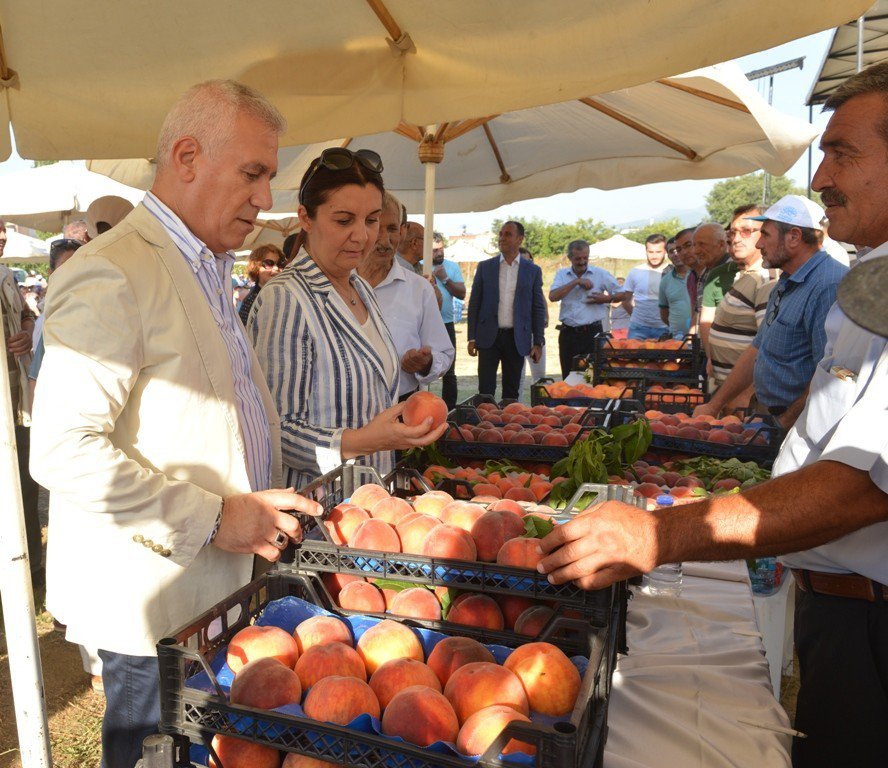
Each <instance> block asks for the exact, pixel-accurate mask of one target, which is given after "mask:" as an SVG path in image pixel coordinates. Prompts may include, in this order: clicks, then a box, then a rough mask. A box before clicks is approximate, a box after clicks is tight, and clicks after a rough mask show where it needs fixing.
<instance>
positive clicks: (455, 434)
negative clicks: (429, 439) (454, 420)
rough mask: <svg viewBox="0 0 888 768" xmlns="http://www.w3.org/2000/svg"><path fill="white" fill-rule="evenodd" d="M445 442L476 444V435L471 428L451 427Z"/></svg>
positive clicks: (445, 436)
mask: <svg viewBox="0 0 888 768" xmlns="http://www.w3.org/2000/svg"><path fill="white" fill-rule="evenodd" d="M444 439H445V440H456V441H457V442H466V443H473V442H475V433H474V432H473V431H472V429H471V427H451V428H450V429H448V430H447V434H446V435H444Z"/></svg>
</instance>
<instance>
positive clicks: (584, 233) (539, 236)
mask: <svg viewBox="0 0 888 768" xmlns="http://www.w3.org/2000/svg"><path fill="white" fill-rule="evenodd" d="M505 221H506V220H505V219H495V220H494V221H493V222H492V223H491V225H490V228H491V231H492V232H493V233H494V235H493V239H492V241H491V246H492V247H493V248H496V247H497V240H496V233H498V232H499V231H500V228H501V227H502V225H503V224H504V223H505ZM512 221H520V222H521V223H522V224H523V225H524V247H525V248H527V250H529V251H530V252H531V253H532V254H533V255H534V258H537V257H539V258H543V259H545V258H549V257H551V256H563V255H564V254H565V253H566V252H567V245H568V243H570V242H571V241H572V240H588V241H589V242H590V243H597V242H598V241H599V240H604V239H606V238H608V237H610V236H611V235H613V234H614V229H613V228H612V227H609V226H607V225H606V224H603V223H602V222H600V221H595V220H594V219H579V220H577V221H575V222H574V223H573V224H567V223H564V222H555V223H553V222H548V221H544V220H542V219H537V218H533V219H521V218H516V219H512Z"/></svg>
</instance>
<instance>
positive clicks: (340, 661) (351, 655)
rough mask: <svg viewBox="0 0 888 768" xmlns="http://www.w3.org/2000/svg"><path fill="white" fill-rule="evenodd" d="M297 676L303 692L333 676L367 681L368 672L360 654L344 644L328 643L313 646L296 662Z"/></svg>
mask: <svg viewBox="0 0 888 768" xmlns="http://www.w3.org/2000/svg"><path fill="white" fill-rule="evenodd" d="M295 671H296V674H297V675H299V682H300V683H302V690H304V691H307V690H308V689H309V688H311V687H312V686H313V685H314V684H315V683H317V681H318V680H321V679H322V678H325V677H331V676H333V675H339V676H341V677H356V678H358V680H366V679H367V670H366V669H364V662H363V661H361V657H360V656H358V652H357V651H356V650H355V649H354V648H352V647H351V646H350V645H345V644H344V643H326V644H324V645H313V646H312V647H311V648H309V649H308V650H307V651H306V652H305V654H304V655H303V656H300V657H299V661H297V662H296V668H295Z"/></svg>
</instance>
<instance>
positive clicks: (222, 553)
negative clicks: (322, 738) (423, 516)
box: [31, 81, 319, 768]
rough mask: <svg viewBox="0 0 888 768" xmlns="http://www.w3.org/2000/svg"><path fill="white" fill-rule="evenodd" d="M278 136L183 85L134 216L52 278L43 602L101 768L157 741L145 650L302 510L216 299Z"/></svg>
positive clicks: (238, 576)
mask: <svg viewBox="0 0 888 768" xmlns="http://www.w3.org/2000/svg"><path fill="white" fill-rule="evenodd" d="M207 126H212V128H213V131H210V130H207ZM283 126H284V123H283V118H281V116H280V114H279V113H278V112H277V110H276V109H275V108H274V107H272V106H271V105H270V104H269V103H268V102H267V101H265V99H264V98H263V97H261V96H260V95H259V94H257V93H255V92H254V91H251V90H250V89H248V88H245V87H244V86H241V85H239V84H237V83H232V82H230V81H222V82H220V81H215V82H211V83H204V84H202V85H200V86H196V87H195V88H193V89H192V90H191V91H189V92H188V93H187V94H186V95H185V96H184V97H183V98H182V99H181V100H180V101H179V103H178V104H177V105H176V106H174V107H173V109H172V111H171V112H170V114H169V115H168V116H167V119H166V121H165V123H164V126H163V128H162V130H161V136H160V139H159V142H158V172H157V178H156V181H155V184H154V186H153V187H152V191H151V193H149V194H148V195H146V198H145V201H144V203H143V204H141V205H139V206H138V207H137V208H136V209H135V210H134V211H133V212H132V213H131V214H130V215H129V216H127V218H126V219H124V220H123V222H121V223H120V224H119V225H118V226H116V227H114V228H113V229H112V230H111V231H110V232H108V233H106V234H104V235H102V236H100V237H98V238H97V239H95V240H93V241H92V242H91V243H89V244H88V245H87V246H84V247H83V248H81V249H80V250H79V251H78V253H77V254H76V255H75V257H74V258H73V259H72V260H71V261H70V262H69V263H68V264H66V267H65V269H64V270H60V271H59V273H58V274H57V275H56V276H55V278H54V280H55V281H56V282H55V284H54V286H53V292H52V294H51V295H50V298H49V302H48V306H47V310H46V321H45V330H44V334H45V344H46V356H45V359H44V363H43V367H42V370H41V375H40V379H39V381H38V384H37V393H36V403H35V411H34V426H33V430H34V437H33V440H32V452H31V469H32V472H33V473H34V475H35V477H36V478H37V479H38V481H39V482H40V483H41V484H42V485H44V486H45V487H46V488H48V489H49V490H50V491H51V492H52V495H51V505H50V521H49V545H48V557H47V560H48V564H47V572H48V573H47V582H48V584H47V608H48V609H49V610H50V611H51V612H52V613H53V615H54V616H55V617H56V618H57V619H58V620H59V621H61V622H63V623H64V624H66V625H67V638H68V640H70V641H72V642H76V643H81V644H84V645H92V646H96V647H98V648H99V649H100V650H99V655H100V657H101V658H102V662H103V682H104V686H105V694H106V697H107V707H106V716H105V721H104V723H103V733H102V742H103V758H102V762H103V765H104V766H107V767H108V768H118V766H119V767H120V768H131V766H132V765H133V764H134V763H135V761H136V759H138V757H139V756H140V755H141V741H142V739H143V738H144V736H145V735H147V734H149V733H151V732H153V731H156V729H157V720H158V716H159V709H158V690H157V689H158V682H159V680H158V674H157V663H156V659H155V658H154V656H155V644H156V643H157V641H158V640H160V639H161V638H162V637H164V636H166V635H168V634H169V633H171V632H173V631H174V630H175V629H177V628H178V627H179V626H181V625H183V624H185V623H187V622H188V621H190V620H191V619H193V618H194V617H196V616H197V615H199V614H200V613H201V612H203V611H205V610H207V609H208V608H210V607H211V606H212V605H213V604H215V603H217V602H218V601H219V600H221V599H223V598H224V597H226V596H227V595H229V594H230V593H232V592H233V591H235V590H236V589H238V588H239V587H241V586H243V585H244V584H245V583H247V582H248V581H249V580H250V578H251V574H252V570H253V560H254V555H257V554H258V555H261V556H262V557H264V558H266V559H267V560H275V559H277V558H278V557H279V554H280V549H282V548H283V547H284V546H285V545H286V543H287V541H288V540H289V539H290V538H298V537H299V536H300V531H299V524H298V522H297V521H296V520H295V519H294V518H293V517H292V515H288V514H286V513H285V512H283V511H281V510H290V509H296V510H299V511H303V512H308V513H311V514H318V512H319V509H318V507H317V505H315V504H314V503H313V502H309V501H307V500H306V499H303V498H302V497H299V496H297V495H296V494H295V493H293V491H292V489H291V490H286V491H285V490H267V489H269V488H279V487H280V472H281V459H280V433H279V421H278V417H277V415H276V414H275V408H274V404H273V402H272V400H271V397H270V395H269V392H268V389H267V386H266V384H265V381H264V378H263V375H262V371H261V370H260V369H259V367H258V364H257V362H256V358H255V355H254V354H253V352H252V348H251V347H250V345H249V343H248V342H247V341H246V337H245V335H244V333H243V327H242V325H241V323H240V321H239V320H238V317H237V314H236V313H235V311H234V307H233V305H232V302H231V290H230V285H231V283H230V279H231V278H230V273H231V263H233V254H232V253H231V251H232V250H233V249H234V248H237V247H239V246H240V245H241V244H242V242H243V239H244V237H245V236H246V234H247V233H248V232H249V230H250V229H251V227H252V223H251V222H252V220H254V219H255V216H256V214H257V213H258V211H259V210H260V209H264V208H268V207H270V205H271V192H270V183H269V182H270V179H271V177H272V176H273V175H274V172H275V169H276V166H277V143H278V141H277V139H278V135H279V133H280V132H281V131H282V130H283Z"/></svg>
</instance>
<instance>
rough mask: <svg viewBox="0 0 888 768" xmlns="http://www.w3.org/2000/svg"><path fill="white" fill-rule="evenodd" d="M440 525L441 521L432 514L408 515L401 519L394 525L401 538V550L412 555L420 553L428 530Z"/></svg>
mask: <svg viewBox="0 0 888 768" xmlns="http://www.w3.org/2000/svg"><path fill="white" fill-rule="evenodd" d="M439 525H441V521H440V520H439V519H438V518H437V517H433V516H432V515H416V514H414V515H408V516H407V517H404V518H402V519H401V522H400V523H398V525H397V526H396V527H395V530H396V531H397V532H398V537H399V538H400V539H401V551H402V552H407V553H409V554H412V555H420V554H422V542H423V541H424V540H425V537H426V536H427V535H428V533H429V531H431V530H432V529H433V528H437V527H438V526H439Z"/></svg>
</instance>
